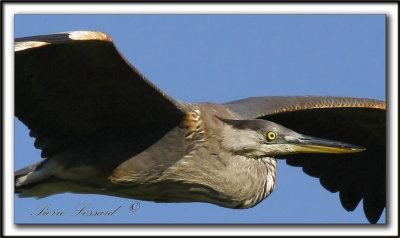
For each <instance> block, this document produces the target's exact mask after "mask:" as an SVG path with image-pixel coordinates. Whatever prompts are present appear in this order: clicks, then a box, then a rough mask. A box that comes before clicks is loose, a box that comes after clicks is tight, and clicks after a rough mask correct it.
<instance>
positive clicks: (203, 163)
mask: <svg viewBox="0 0 400 238" xmlns="http://www.w3.org/2000/svg"><path fill="white" fill-rule="evenodd" d="M181 105H182V107H183V108H185V111H186V115H185V117H184V118H183V120H182V122H181V123H180V124H178V125H177V126H176V127H175V128H173V129H172V130H170V131H168V132H167V133H166V134H164V135H163V136H162V138H161V139H160V140H158V141H157V142H156V143H154V144H152V145H151V146H150V147H148V148H147V149H146V150H143V151H141V152H139V153H137V154H135V155H134V156H132V157H130V158H129V159H127V160H126V161H124V162H123V163H121V164H119V165H118V166H117V167H113V166H110V162H109V160H110V159H111V158H110V156H111V157H113V158H115V157H116V155H115V151H123V149H121V148H122V147H125V148H135V147H137V144H138V143H140V142H139V141H138V140H137V138H140V140H143V139H144V138H143V136H142V135H141V136H138V135H134V134H131V135H129V138H132V140H130V141H129V140H128V141H127V140H125V141H120V140H118V139H115V140H114V139H113V140H109V138H107V139H106V140H102V139H101V138H100V139H99V137H96V141H95V142H87V144H85V146H81V147H78V148H75V149H73V150H69V151H66V152H63V153H60V154H57V155H56V156H54V157H52V158H50V159H48V160H45V161H44V162H43V165H41V166H42V167H43V168H42V169H41V170H40V173H39V174H38V175H39V178H38V179H40V180H43V179H45V178H46V177H56V178H59V179H61V180H59V181H57V179H56V180H55V181H54V180H51V181H50V183H49V184H47V185H44V184H46V180H44V184H43V185H42V186H46V189H45V190H44V191H43V193H41V192H36V196H39V197H43V196H48V195H50V194H54V193H60V192H75V193H100V194H108V195H114V196H121V197H135V198H137V199H142V200H152V201H160V202H190V201H199V202H210V203H215V204H219V205H221V206H225V207H232V208H248V207H252V206H254V205H256V204H257V203H259V202H260V201H262V200H263V199H264V198H265V197H266V196H268V195H269V194H270V193H271V192H272V191H273V189H274V188H275V177H276V166H277V162H276V159H274V158H271V157H260V158H257V159H253V158H248V157H246V156H244V155H237V154H235V153H233V152H232V151H229V149H228V146H227V145H226V144H230V142H229V141H224V139H223V138H225V136H224V134H225V133H228V132H227V131H226V130H231V129H230V126H229V125H225V123H224V122H222V121H221V120H219V119H218V118H217V117H215V113H216V112H218V115H220V116H222V117H226V118H231V119H241V118H240V116H239V115H238V114H237V113H235V112H233V111H231V110H229V109H228V108H226V107H223V106H222V105H219V104H212V103H203V104H189V103H181ZM146 131H150V132H151V129H150V128H146ZM210 132H212V133H210ZM150 137H151V136H150ZM124 138H127V137H124ZM234 138H242V139H243V137H238V136H235V137H233V139H234ZM99 143H100V145H101V146H99ZM235 143H236V141H235ZM99 147H100V148H105V151H99V149H98V148H99ZM94 150H96V151H97V152H96V154H95V155H93V151H94ZM106 151H114V153H113V155H109V154H108V153H107V152H106ZM89 154H90V156H88V155H89ZM124 158H125V157H124ZM149 162H151V163H153V164H149ZM94 168H95V169H94ZM35 176H36V175H35ZM62 179H65V180H67V181H65V180H62ZM33 181H36V180H33V179H31V182H33ZM82 181H85V183H82ZM49 186H51V188H50V187H49ZM36 189H38V188H36ZM38 191H40V189H38ZM32 192H33V191H30V190H26V191H25V192H24V194H26V195H28V194H30V193H32ZM24 194H22V195H24Z"/></svg>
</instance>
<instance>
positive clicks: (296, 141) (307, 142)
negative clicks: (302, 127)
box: [285, 135, 365, 154]
mask: <svg viewBox="0 0 400 238" xmlns="http://www.w3.org/2000/svg"><path fill="white" fill-rule="evenodd" d="M285 139H286V140H287V141H288V142H289V143H290V145H291V147H292V148H293V149H294V151H295V152H299V153H330V154H342V153H356V152H361V151H364V150H365V148H363V147H360V146H356V145H352V144H347V143H343V142H340V141H334V140H327V139H321V138H316V137H312V136H306V135H299V136H298V137H297V136H296V137H292V136H286V137H285Z"/></svg>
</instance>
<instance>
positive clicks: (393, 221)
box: [3, 3, 398, 236]
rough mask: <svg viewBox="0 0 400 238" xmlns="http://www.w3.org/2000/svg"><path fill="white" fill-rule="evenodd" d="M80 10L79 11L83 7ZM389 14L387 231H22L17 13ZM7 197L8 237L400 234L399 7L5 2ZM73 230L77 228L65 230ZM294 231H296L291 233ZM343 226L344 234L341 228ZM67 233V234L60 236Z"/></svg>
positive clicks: (112, 228)
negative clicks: (17, 212) (17, 202)
mask: <svg viewBox="0 0 400 238" xmlns="http://www.w3.org/2000/svg"><path fill="white" fill-rule="evenodd" d="M77 5H79V7H77ZM160 13H162V14H387V15H388V16H389V19H390V20H388V23H389V24H388V27H387V31H388V33H389V34H387V35H388V37H389V38H388V40H387V43H388V45H387V47H388V50H387V52H388V58H387V60H388V61H387V63H388V74H387V76H388V79H389V80H390V82H389V84H388V85H389V86H387V93H388V95H389V97H390V98H389V97H388V100H390V103H388V111H389V118H390V122H391V123H390V124H389V127H388V128H390V130H388V132H389V133H390V137H388V143H389V148H390V150H389V156H388V158H389V159H391V161H390V166H387V168H388V169H389V172H390V174H391V179H390V180H391V183H390V184H389V186H390V187H388V190H389V191H391V192H390V193H389V194H388V195H389V196H390V197H388V200H389V201H392V202H391V203H390V205H391V209H390V211H388V212H387V214H388V216H390V218H388V219H387V221H390V223H389V224H388V225H385V226H382V225H378V226H368V225H363V226H299V225H297V226H290V225H287V226H273V225H268V226H239V225H237V226H220V227H217V226H211V227H210V226H209V227H207V228H206V229H204V227H201V226H179V227H177V226H162V227H158V228H156V229H154V228H153V227H148V226H127V225H125V226H108V225H102V226H43V225H40V226H34V225H31V226H16V225H15V224H14V223H13V221H14V219H13V217H14V216H13V215H14V214H13V199H14V194H13V193H12V192H10V191H13V184H14V181H13V179H12V178H13V171H14V169H13V148H14V144H13V143H14V139H13V138H14V137H13V128H14V110H13V109H14V108H13V105H14V104H13V99H14V95H13V92H14V84H13V80H12V79H13V62H14V61H13V49H14V45H13V39H14V14H160ZM3 23H4V34H3V36H4V38H3V39H4V41H3V42H4V45H3V47H4V48H3V49H4V51H3V52H5V58H4V60H3V67H4V71H3V72H4V75H3V80H4V81H3V82H4V94H3V95H4V102H6V103H5V104H4V123H5V124H4V125H3V128H4V132H5V137H4V138H5V139H4V141H3V143H4V153H5V154H4V155H5V156H4V157H3V163H4V168H3V169H4V171H3V172H4V173H3V176H4V177H3V181H4V185H5V186H4V191H8V193H5V194H4V197H3V198H4V204H3V211H4V212H5V213H4V214H3V217H4V218H5V219H4V221H3V228H4V233H3V234H4V235H18V236H21V235H22V236H31V235H35V236H49V235H63V236H67V235H81V236H82V235H83V236H121V235H233V236H238V235H241V236H250V235H292V236H294V235H295V236H299V235H306V236H317V235H318V236H323V235H329V236H333V235H357V236H383V235H392V236H393V235H394V236H395V235H397V234H398V226H397V224H398V192H397V191H398V190H397V189H398V173H397V170H396V169H397V168H398V160H397V158H398V154H397V152H398V151H397V150H396V148H397V145H398V137H397V131H398V127H397V126H398V125H397V122H398V118H397V115H398V112H397V110H398V104H397V102H398V91H397V89H398V81H397V79H398V68H397V66H398V12H397V4H396V3H382V4H378V3H376V4H331V3H330V4H311V3H305V4H302V3H299V4H277V3H272V4H271V3H259V4H258V3H257V4H142V3H140V4H138V3H129V4H125V3H124V4H121V3H120V4H104V3H103V4H82V3H81V4H65V3H64V4H42V3H41V4H19V3H7V4H6V3H4V15H3ZM67 227H73V229H65V228H67ZM287 227H290V229H287ZM338 227H340V229H337V228H338ZM60 229H62V233H60Z"/></svg>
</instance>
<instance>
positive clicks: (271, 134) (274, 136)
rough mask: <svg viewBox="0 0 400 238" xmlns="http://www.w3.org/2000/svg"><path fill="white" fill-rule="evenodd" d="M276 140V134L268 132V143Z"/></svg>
mask: <svg viewBox="0 0 400 238" xmlns="http://www.w3.org/2000/svg"><path fill="white" fill-rule="evenodd" d="M275 139H276V133H275V132H274V131H268V133H267V141H268V142H270V141H273V140H275Z"/></svg>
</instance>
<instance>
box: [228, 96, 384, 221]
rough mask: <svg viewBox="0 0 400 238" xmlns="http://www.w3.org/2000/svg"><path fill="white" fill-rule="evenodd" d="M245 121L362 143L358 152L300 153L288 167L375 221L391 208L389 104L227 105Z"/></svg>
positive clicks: (275, 101) (290, 100) (307, 99)
mask: <svg viewBox="0 0 400 238" xmlns="http://www.w3.org/2000/svg"><path fill="white" fill-rule="evenodd" d="M224 105H225V106H226V107H228V108H230V109H232V110H233V111H235V112H237V113H239V114H240V115H241V116H242V117H243V118H249V119H250V118H261V119H266V120H270V121H273V122H276V123H279V124H281V125H283V126H286V127H288V128H290V129H292V130H295V131H297V132H298V133H302V134H306V135H311V136H316V137H320V138H326V139H332V140H337V141H342V142H347V143H351V144H355V145H359V146H362V147H365V148H366V151H364V152H360V153H354V154H341V155H329V154H295V155H290V156H286V157H287V158H288V159H287V163H288V164H289V165H293V166H301V167H303V171H304V172H305V173H307V174H309V175H311V176H314V177H318V178H320V182H321V184H322V185H323V186H324V187H325V188H326V189H328V190H329V191H331V192H337V191H339V196H340V200H341V203H342V205H343V207H344V208H345V209H346V210H348V211H352V210H354V209H355V208H356V207H357V205H358V203H359V202H360V201H361V199H363V204H364V212H365V215H366V217H367V218H368V220H369V221H370V222H371V223H376V222H377V221H378V219H379V217H380V216H381V213H382V211H383V209H384V208H385V206H386V182H385V181H386V104H385V102H383V101H378V100H372V99H361V98H346V97H312V96H304V97H301V96H299V97H295V96H293V97H255V98H248V99H243V100H239V101H233V102H229V103H226V104H224Z"/></svg>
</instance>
